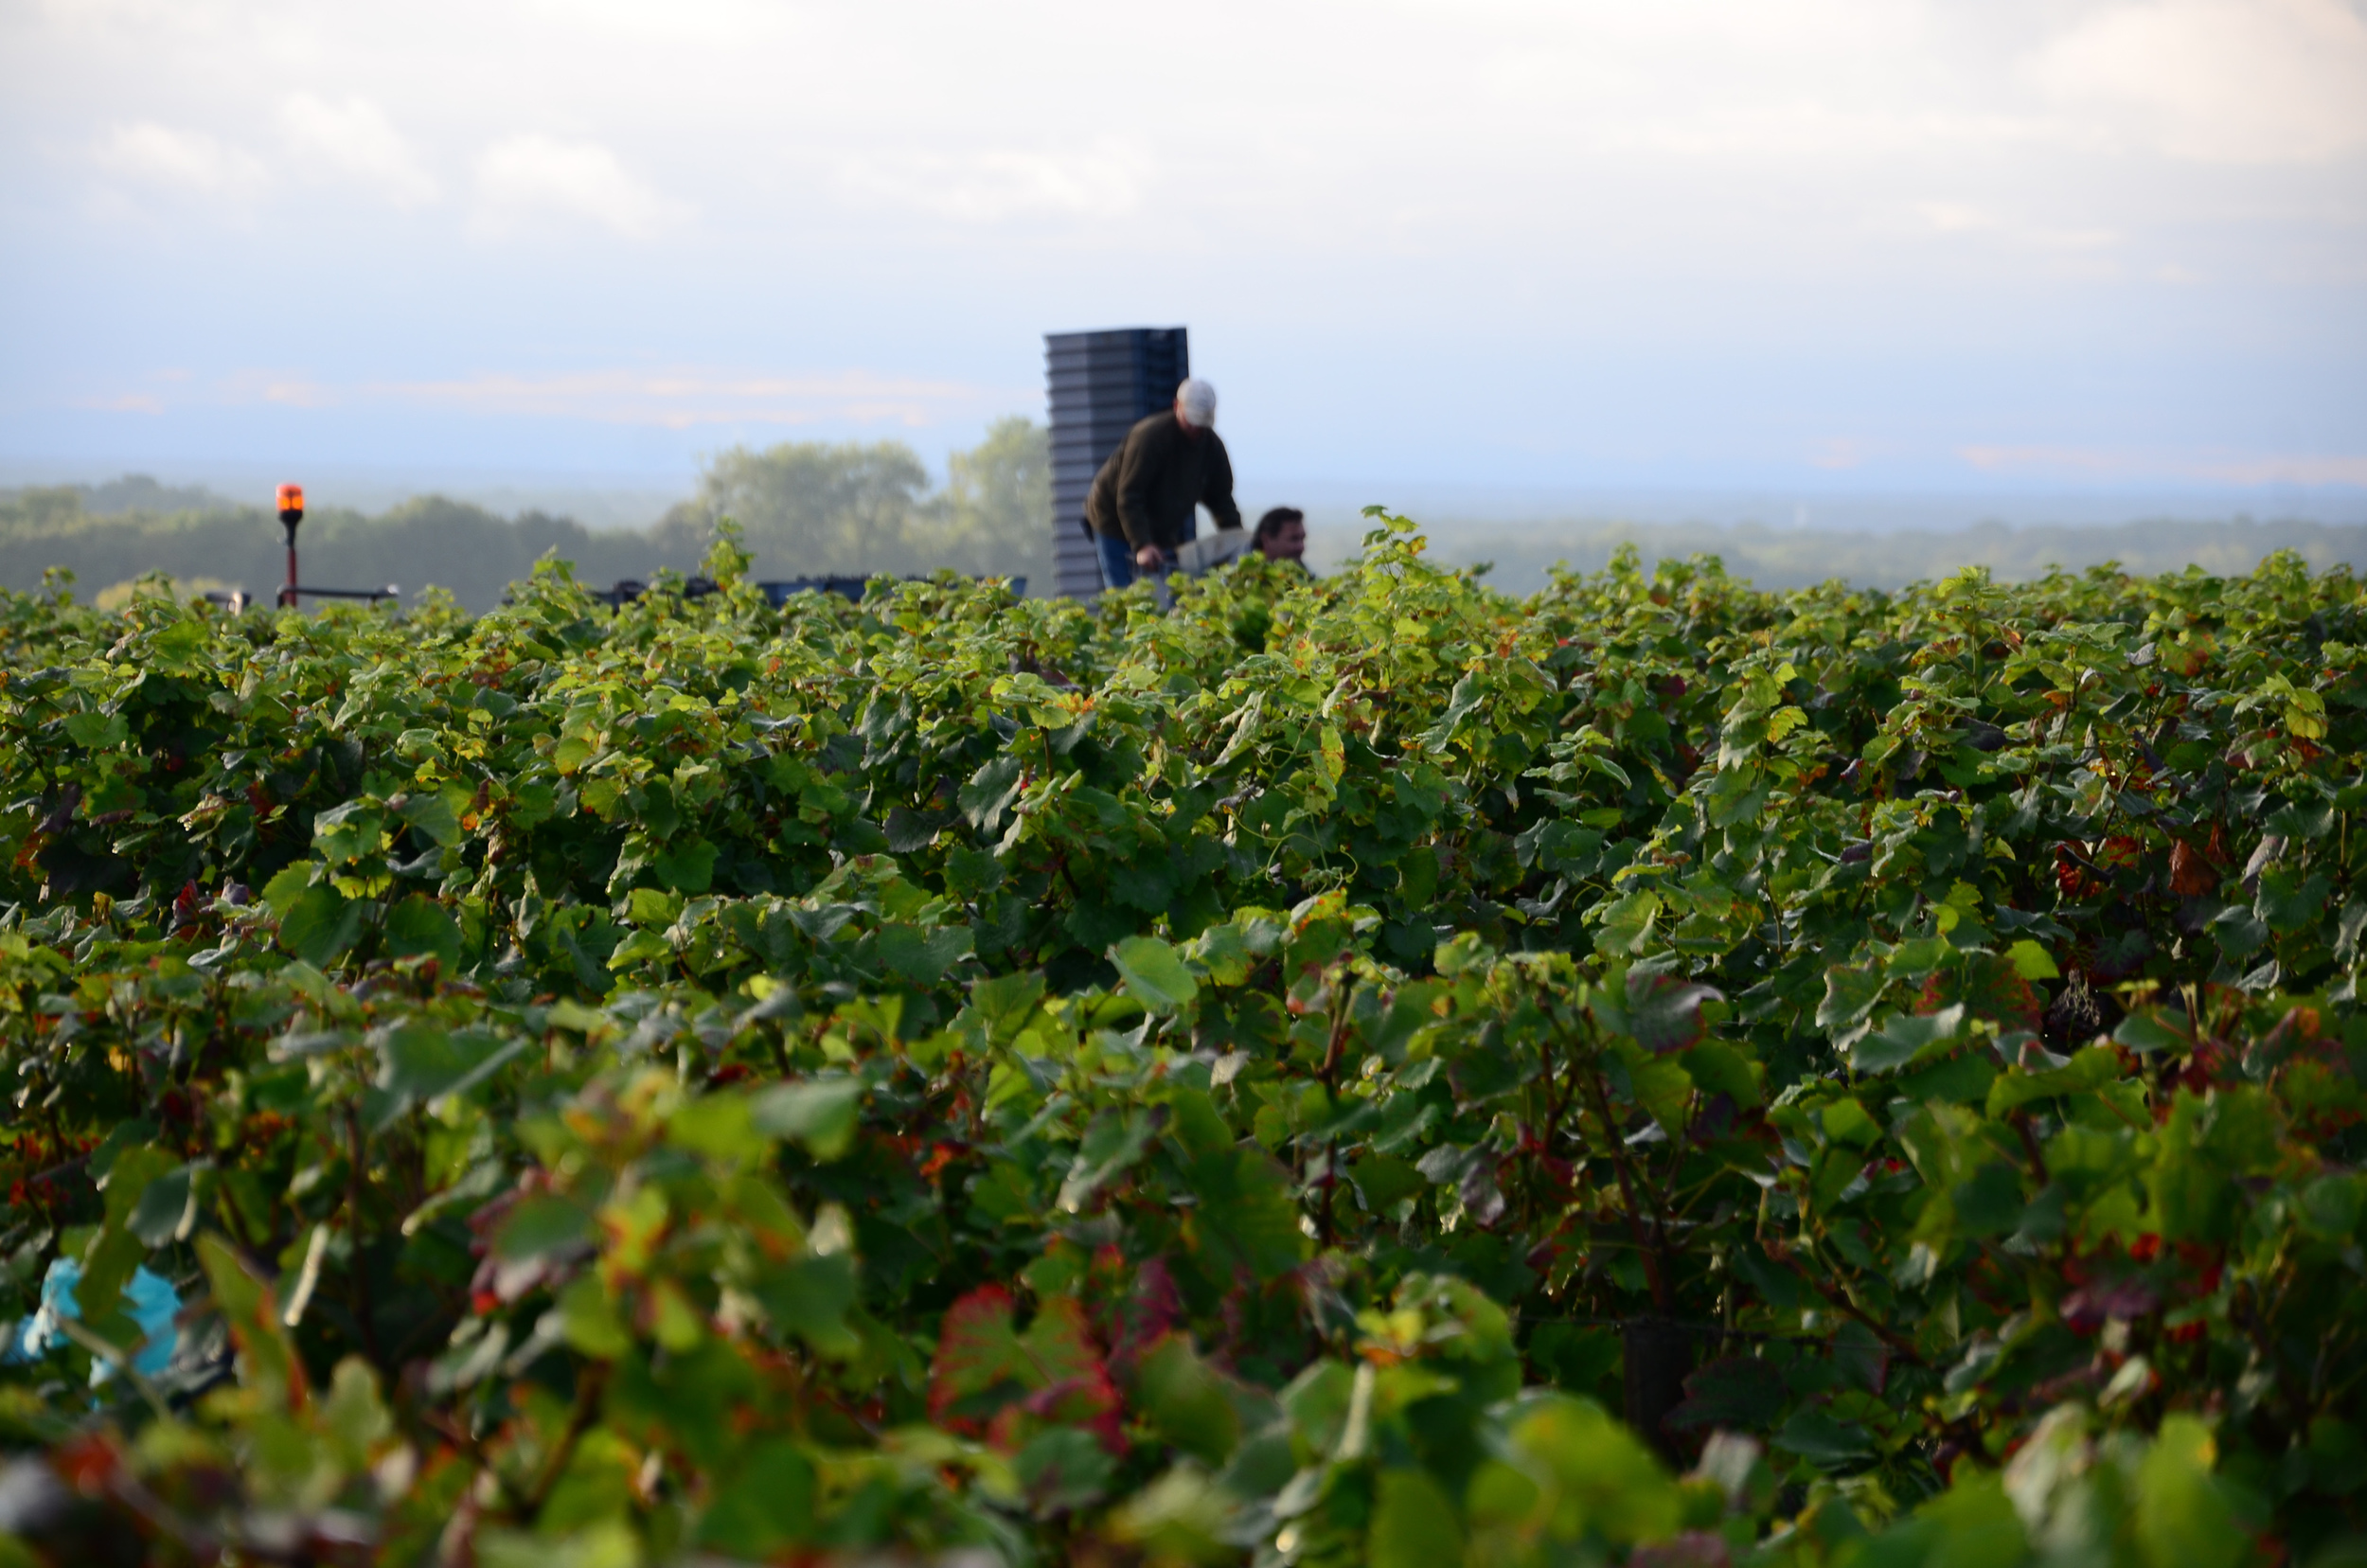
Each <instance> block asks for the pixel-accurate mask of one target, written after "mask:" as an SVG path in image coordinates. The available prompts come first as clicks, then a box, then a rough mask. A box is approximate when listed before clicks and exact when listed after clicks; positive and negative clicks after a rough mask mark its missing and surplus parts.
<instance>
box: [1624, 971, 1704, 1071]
mask: <svg viewBox="0 0 2367 1568" xmlns="http://www.w3.org/2000/svg"><path fill="white" fill-rule="evenodd" d="M1724 1000H1725V993H1724V992H1722V991H1720V990H1718V989H1717V988H1716V987H1715V986H1704V985H1702V984H1700V982H1699V981H1693V980H1681V979H1679V978H1678V977H1677V976H1675V975H1673V974H1639V973H1637V972H1636V971H1634V970H1629V971H1628V1027H1630V1028H1632V1029H1633V1030H1634V1031H1635V1038H1636V1043H1637V1044H1639V1045H1642V1046H1643V1047H1644V1048H1645V1049H1646V1050H1647V1051H1650V1052H1651V1053H1652V1054H1653V1055H1655V1056H1666V1055H1667V1054H1668V1053H1669V1052H1671V1051H1682V1050H1685V1049H1687V1048H1688V1047H1690V1046H1693V1045H1696V1044H1699V1043H1700V1040H1701V1036H1702V1034H1703V1032H1704V1031H1703V1030H1702V1027H1701V1004H1702V1003H1704V1002H1722V1001H1724Z"/></svg>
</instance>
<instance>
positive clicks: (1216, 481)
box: [1200, 430, 1241, 528]
mask: <svg viewBox="0 0 2367 1568" xmlns="http://www.w3.org/2000/svg"><path fill="white" fill-rule="evenodd" d="M1208 438H1209V439H1210V440H1212V441H1215V442H1216V443H1217V450H1216V451H1214V452H1212V453H1210V454H1208V480H1207V484H1206V485H1205V486H1204V487H1203V488H1202V490H1201V494H1200V504H1201V506H1203V507H1206V508H1208V513H1209V515H1210V516H1212V517H1214V518H1215V519H1216V520H1217V526H1218V527H1219V528H1237V527H1239V526H1241V508H1239V507H1237V506H1236V505H1234V502H1233V458H1232V456H1231V455H1230V454H1227V453H1226V451H1225V450H1224V441H1223V439H1222V438H1221V437H1219V436H1218V435H1217V433H1216V432H1215V431H1213V430H1212V431H1210V432H1209V433H1208Z"/></svg>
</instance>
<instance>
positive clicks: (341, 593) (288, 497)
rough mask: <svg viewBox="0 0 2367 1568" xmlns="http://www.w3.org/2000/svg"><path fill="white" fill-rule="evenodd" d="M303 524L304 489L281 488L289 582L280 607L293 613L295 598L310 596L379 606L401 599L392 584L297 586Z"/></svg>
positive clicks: (400, 595) (281, 518) (283, 486)
mask: <svg viewBox="0 0 2367 1568" xmlns="http://www.w3.org/2000/svg"><path fill="white" fill-rule="evenodd" d="M303 521H304V487H303V486H302V485H282V486H280V487H279V526H281V527H283V528H285V529H287V530H288V580H287V583H286V584H285V585H284V586H282V587H281V588H280V590H279V607H280V608H281V609H282V610H293V609H294V608H295V607H296V596H297V595H299V594H310V595H311V597H314V598H347V599H367V600H369V601H370V602H371V603H372V604H376V603H377V602H378V601H379V600H380V599H383V598H390V599H399V598H400V597H402V590H401V589H400V588H399V587H397V586H396V585H395V584H393V583H391V582H390V583H388V584H387V585H386V586H385V587H383V588H303V587H299V586H297V584H296V547H295V536H296V525H297V524H299V523H301V522H303Z"/></svg>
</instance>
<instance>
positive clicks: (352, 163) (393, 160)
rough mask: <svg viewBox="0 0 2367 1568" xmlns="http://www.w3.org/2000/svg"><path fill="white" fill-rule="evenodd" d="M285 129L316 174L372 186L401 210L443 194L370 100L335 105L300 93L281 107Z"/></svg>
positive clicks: (291, 145)
mask: <svg viewBox="0 0 2367 1568" xmlns="http://www.w3.org/2000/svg"><path fill="white" fill-rule="evenodd" d="M279 126H280V130H281V132H282V133H283V134H285V135H286V137H287V140H288V146H289V149H290V151H292V152H294V155H295V157H296V158H297V160H298V161H299V162H300V163H301V164H304V165H306V166H308V167H309V168H310V169H311V171H313V172H314V173H316V174H319V175H321V176H324V177H327V178H329V179H333V180H338V181H342V182H346V183H348V184H354V185H360V186H364V187H368V188H369V189H370V190H372V191H373V192H374V193H376V194H377V195H379V196H381V197H383V198H384V199H385V200H386V201H389V202H391V203H393V204H394V205H396V206H399V207H415V206H419V205H423V204H425V203H428V202H432V201H434V200H435V199H436V195H437V194H438V190H437V187H436V178H435V176H434V175H432V174H430V173H428V171H427V170H426V169H423V168H421V167H420V165H419V162H418V159H417V158H416V157H414V156H413V155H412V151H411V148H410V146H409V144H408V143H406V142H405V141H404V140H403V138H402V135H401V134H400V132H398V131H397V130H396V129H395V127H394V122H393V121H391V120H389V119H388V118H387V117H386V115H385V112H384V111H383V110H382V109H380V108H379V107H378V105H377V104H375V103H372V102H371V101H370V100H369V99H367V98H346V99H345V100H344V101H342V102H339V103H331V102H329V100H328V99H326V98H319V97H316V96H315V95H313V94H311V93H297V94H294V96H292V97H290V98H288V99H287V101H285V102H284V103H282V104H281V105H280V106H279Z"/></svg>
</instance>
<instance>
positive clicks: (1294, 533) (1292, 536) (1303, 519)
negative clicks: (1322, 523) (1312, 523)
mask: <svg viewBox="0 0 2367 1568" xmlns="http://www.w3.org/2000/svg"><path fill="white" fill-rule="evenodd" d="M1249 543H1250V547H1251V548H1252V549H1254V550H1255V551H1256V552H1257V553H1258V554H1260V555H1262V556H1264V557H1265V558H1266V559H1267V560H1268V561H1304V560H1305V559H1306V557H1307V514H1306V513H1305V512H1303V511H1301V510H1299V509H1298V508H1296V507H1276V508H1273V509H1272V511H1269V512H1268V513H1266V515H1265V516H1263V517H1261V518H1259V519H1258V520H1257V532H1256V533H1255V534H1254V535H1252V536H1251V538H1250V542H1249Z"/></svg>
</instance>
